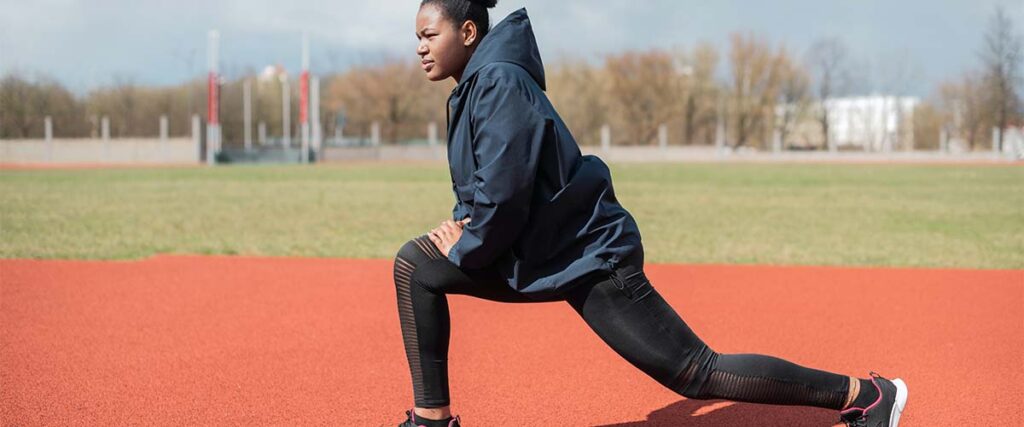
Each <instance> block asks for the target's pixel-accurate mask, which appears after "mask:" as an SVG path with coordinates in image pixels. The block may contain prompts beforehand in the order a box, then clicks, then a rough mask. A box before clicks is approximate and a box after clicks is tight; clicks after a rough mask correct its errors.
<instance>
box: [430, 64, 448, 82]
mask: <svg viewBox="0 0 1024 427" xmlns="http://www.w3.org/2000/svg"><path fill="white" fill-rule="evenodd" d="M447 78H448V76H446V75H444V74H442V73H439V72H437V68H436V67H434V68H431V69H430V71H427V80H430V81H432V82H439V81H441V80H444V79H447Z"/></svg>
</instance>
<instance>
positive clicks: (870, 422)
mask: <svg viewBox="0 0 1024 427" xmlns="http://www.w3.org/2000/svg"><path fill="white" fill-rule="evenodd" d="M871 383H872V384H874V385H875V388H876V389H878V399H875V402H874V403H872V404H870V405H868V406H867V407H866V408H856V407H854V408H848V409H846V410H844V411H842V412H840V413H839V421H842V422H844V423H846V425H847V426H850V427H896V426H897V425H899V423H900V414H902V413H903V409H904V408H906V407H907V384H906V383H904V382H903V380H901V379H899V378H896V379H894V380H892V381H889V380H887V379H885V378H882V377H881V376H879V375H878V374H877V373H874V372H872V373H871Z"/></svg>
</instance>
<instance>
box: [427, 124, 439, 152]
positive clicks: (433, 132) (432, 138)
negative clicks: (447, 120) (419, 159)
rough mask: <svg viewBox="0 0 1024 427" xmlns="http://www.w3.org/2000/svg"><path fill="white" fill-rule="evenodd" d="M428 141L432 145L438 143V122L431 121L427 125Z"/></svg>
mask: <svg viewBox="0 0 1024 427" xmlns="http://www.w3.org/2000/svg"><path fill="white" fill-rule="evenodd" d="M427 142H428V143H429V144H430V146H431V147H433V146H435V145H437V122H430V124H428V125H427Z"/></svg>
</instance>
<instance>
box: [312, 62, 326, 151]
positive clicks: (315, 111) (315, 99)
mask: <svg viewBox="0 0 1024 427" xmlns="http://www.w3.org/2000/svg"><path fill="white" fill-rule="evenodd" d="M310 80H311V81H310V88H309V89H310V91H311V92H312V93H311V94H310V96H309V98H310V101H311V102H312V105H310V114H309V117H310V123H311V124H312V129H311V130H312V132H313V152H314V153H316V157H315V159H316V160H317V161H319V160H320V149H321V147H323V143H324V141H323V140H324V138H323V126H322V124H321V123H320V77H316V76H314V77H313V78H312V79H310Z"/></svg>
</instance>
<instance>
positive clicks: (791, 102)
mask: <svg viewBox="0 0 1024 427" xmlns="http://www.w3.org/2000/svg"><path fill="white" fill-rule="evenodd" d="M779 61H780V63H779V73H780V74H781V77H780V85H781V87H780V88H779V107H778V110H779V111H777V112H776V128H777V129H778V130H779V134H780V137H781V139H782V144H783V146H785V144H786V140H787V138H788V137H789V134H790V132H792V130H793V127H794V126H795V125H796V123H798V122H799V121H800V119H801V118H802V117H803V116H804V114H805V113H806V112H807V104H808V101H809V99H810V92H811V90H810V77H809V76H808V75H807V71H805V70H804V69H803V67H801V66H800V65H799V64H797V63H796V62H795V61H793V60H792V59H791V58H790V57H789V55H788V54H787V53H786V51H785V50H782V51H780V52H779Z"/></svg>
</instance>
